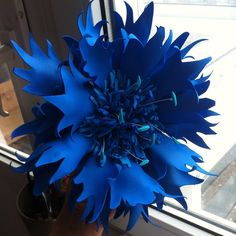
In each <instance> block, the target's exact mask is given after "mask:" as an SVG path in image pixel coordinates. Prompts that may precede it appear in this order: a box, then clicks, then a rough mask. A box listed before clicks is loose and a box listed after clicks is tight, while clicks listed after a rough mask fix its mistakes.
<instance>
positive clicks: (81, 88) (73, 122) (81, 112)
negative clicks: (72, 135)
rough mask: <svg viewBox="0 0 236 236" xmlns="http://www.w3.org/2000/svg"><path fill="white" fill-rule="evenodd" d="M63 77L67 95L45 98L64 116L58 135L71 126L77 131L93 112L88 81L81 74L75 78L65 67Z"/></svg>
mask: <svg viewBox="0 0 236 236" xmlns="http://www.w3.org/2000/svg"><path fill="white" fill-rule="evenodd" d="M61 75H62V78H63V82H64V87H65V94H62V95H56V96H46V97H44V98H45V100H46V101H48V102H50V103H51V104H53V105H54V106H56V107H57V108H58V109H59V110H61V111H62V112H63V114H64V116H63V118H62V120H61V121H60V123H59V125H58V128H57V130H58V133H59V132H60V131H62V130H63V129H65V128H67V127H69V126H72V131H75V130H76V129H77V128H78V127H79V126H80V124H81V122H82V121H83V119H84V118H85V117H86V116H87V115H89V114H91V112H92V111H93V105H92V103H91V101H90V99H89V97H90V94H89V90H88V88H86V87H85V82H87V80H86V79H85V78H84V77H83V76H82V75H81V74H79V72H78V73H77V74H74V76H73V75H72V74H71V73H70V72H69V71H68V70H67V69H66V68H65V67H62V70H61ZM78 75H79V76H78ZM77 76H78V77H77Z"/></svg>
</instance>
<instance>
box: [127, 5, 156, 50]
mask: <svg viewBox="0 0 236 236" xmlns="http://www.w3.org/2000/svg"><path fill="white" fill-rule="evenodd" d="M126 7H127V13H128V14H127V15H128V17H127V20H126V25H125V30H126V31H127V32H128V33H129V34H131V33H132V34H134V35H135V36H136V37H137V38H138V39H139V40H140V41H141V42H142V44H143V45H145V44H146V43H147V41H148V39H149V36H150V32H151V28H152V19H153V9H154V3H153V2H151V3H149V4H148V5H147V7H146V8H145V10H144V11H143V13H142V14H141V15H140V16H139V18H138V19H137V21H136V22H135V23H133V17H132V9H131V8H130V7H129V6H128V4H127V3H126Z"/></svg>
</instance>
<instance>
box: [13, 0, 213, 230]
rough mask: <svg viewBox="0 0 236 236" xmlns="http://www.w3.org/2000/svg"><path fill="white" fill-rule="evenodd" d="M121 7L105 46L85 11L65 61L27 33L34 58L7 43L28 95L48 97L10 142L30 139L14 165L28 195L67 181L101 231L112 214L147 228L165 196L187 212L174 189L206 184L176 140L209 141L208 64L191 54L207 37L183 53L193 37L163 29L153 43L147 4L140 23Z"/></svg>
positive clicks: (198, 158)
mask: <svg viewBox="0 0 236 236" xmlns="http://www.w3.org/2000/svg"><path fill="white" fill-rule="evenodd" d="M126 9H127V19H126V22H125V23H124V22H123V20H122V18H121V16H120V15H119V14H118V13H116V12H114V22H115V25H114V40H113V41H111V42H108V41H106V40H105V39H104V36H103V35H100V31H101V28H102V26H103V25H104V24H106V22H104V21H101V22H99V23H97V24H96V25H93V22H92V17H91V7H90V5H89V7H88V10H87V17H86V24H84V23H83V17H82V15H80V16H79V19H78V26H79V30H80V33H81V35H82V37H81V39H79V40H78V41H77V40H76V39H74V38H71V37H69V36H65V37H64V39H65V41H66V43H67V45H68V47H69V49H70V53H69V56H68V61H66V62H62V61H61V60H60V59H58V57H57V55H56V53H55V51H54V49H53V47H52V45H51V43H50V42H47V44H48V52H47V54H46V53H44V52H43V51H42V50H41V49H40V48H39V46H38V45H37V44H36V42H35V41H34V39H33V37H32V36H31V38H30V46H31V51H32V54H31V55H29V54H28V53H26V52H25V51H24V50H23V49H22V48H21V47H20V46H19V45H18V44H17V43H15V42H12V43H13V46H14V47H15V49H16V51H17V52H18V54H19V55H20V57H21V58H22V59H23V60H24V62H25V63H26V64H28V65H29V67H30V69H29V70H26V69H21V68H20V69H19V68H16V69H14V72H15V74H16V75H17V76H19V77H21V78H23V79H25V80H27V81H28V82H29V83H28V85H27V86H26V87H25V88H24V90H25V91H26V92H28V93H31V94H33V95H36V96H41V97H42V98H43V99H44V100H45V102H44V103H43V104H41V105H37V106H36V107H34V108H33V113H34V115H35V120H33V121H31V122H29V123H26V124H24V125H22V126H21V127H19V128H17V129H16V130H15V131H14V132H13V137H16V136H19V135H24V134H34V135H35V138H36V148H35V150H34V151H33V153H32V154H31V155H30V157H29V158H28V159H27V160H25V159H23V161H24V162H25V163H24V164H23V165H22V166H21V167H19V168H18V171H19V172H29V171H32V172H33V173H34V176H35V186H34V194H36V195H39V194H41V193H42V192H43V191H44V190H45V189H46V188H47V187H48V186H49V185H50V184H53V183H57V182H58V181H60V180H61V179H63V178H64V177H65V176H67V175H71V176H72V184H73V185H72V189H71V191H70V200H69V204H70V206H73V205H74V204H76V203H78V202H83V201H86V207H85V210H84V212H83V216H82V219H83V220H86V221H87V222H89V223H91V222H95V221H97V223H98V225H100V224H103V225H104V227H105V229H106V228H107V225H108V218H109V214H110V212H111V211H112V210H114V209H115V210H116V214H115V218H116V217H119V216H121V215H122V214H127V213H130V216H129V222H128V227H127V229H128V230H129V229H131V228H132V227H133V226H134V224H135V222H136V221H137V219H138V217H139V216H140V214H141V215H142V216H143V218H144V219H145V220H146V221H147V222H148V221H149V217H148V206H149V205H150V204H153V203H154V204H156V205H157V207H158V209H161V208H162V205H163V201H164V198H165V197H172V198H174V199H176V200H177V201H178V202H179V203H180V204H181V205H182V206H183V207H184V208H186V209H187V205H186V202H185V199H184V196H183V195H182V193H181V190H180V187H181V186H184V185H193V184H198V183H201V182H202V181H203V180H202V179H199V178H196V177H194V176H192V175H191V172H192V171H193V170H194V171H198V172H201V173H203V174H208V173H207V172H206V171H204V170H203V169H202V168H201V167H200V166H199V164H198V163H200V162H202V161H203V160H202V157H201V156H200V155H198V154H197V153H195V152H194V151H193V150H191V149H189V148H188V147H187V146H186V145H185V144H183V143H180V141H178V140H189V141H191V142H193V143H195V144H197V145H199V146H201V147H204V148H207V145H206V143H205V142H204V140H203V139H202V138H201V137H200V136H199V135H198V133H203V134H214V131H212V129H211V127H212V126H213V124H211V123H209V122H208V121H206V118H207V117H209V116H213V115H217V113H215V112H213V111H211V110H210V108H212V107H213V106H214V105H215V102H214V101H213V100H211V99H208V98H202V96H201V95H202V94H204V93H205V92H206V90H207V89H208V86H209V84H210V82H209V80H208V78H209V76H204V75H203V74H202V70H203V69H204V67H205V66H206V65H207V64H208V63H209V62H210V60H211V58H205V59H202V60H195V59H194V58H193V57H190V56H189V55H188V53H189V51H190V49H191V48H192V47H194V46H195V45H196V44H198V43H199V42H201V41H203V39H201V40H198V41H195V42H193V43H191V44H189V45H188V46H186V47H184V48H183V45H184V43H185V41H186V39H187V38H188V36H189V33H187V32H185V33H183V34H181V35H180V36H179V37H178V38H177V39H175V40H174V41H173V40H172V32H169V34H168V36H167V37H166V36H165V29H164V28H163V27H157V28H156V33H155V34H154V35H153V36H152V37H150V31H151V27H152V19H153V3H150V4H149V5H148V6H147V7H146V8H145V10H144V12H143V13H142V15H141V16H140V17H139V18H138V19H137V21H136V22H134V21H133V12H132V9H131V7H130V6H129V5H128V4H127V3H126ZM165 38H167V39H166V40H165ZM200 96H201V97H200Z"/></svg>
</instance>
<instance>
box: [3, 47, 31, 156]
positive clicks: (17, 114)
mask: <svg viewBox="0 0 236 236" xmlns="http://www.w3.org/2000/svg"><path fill="white" fill-rule="evenodd" d="M13 55H14V51H13V49H12V48H11V47H10V46H9V45H7V44H4V43H2V44H1V46H0V144H6V145H10V146H12V147H15V148H17V149H19V150H21V151H24V152H27V153H29V152H30V150H31V145H30V142H29V138H27V137H18V138H15V139H12V138H11V133H12V131H13V130H14V129H15V128H16V127H18V126H19V125H21V124H23V123H24V121H23V117H22V114H21V109H20V106H19V102H18V100H17V96H16V92H15V89H14V85H13V82H12V81H13V80H12V79H13V74H12V73H11V70H12V66H13V65H15V64H16V63H15V59H14V58H15V57H14V56H13Z"/></svg>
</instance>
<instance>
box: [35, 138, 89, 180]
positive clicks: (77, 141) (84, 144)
mask: <svg viewBox="0 0 236 236" xmlns="http://www.w3.org/2000/svg"><path fill="white" fill-rule="evenodd" d="M47 146H49V148H48V149H47V150H46V151H44V152H43V153H42V155H41V156H40V157H39V158H38V160H37V162H36V164H35V166H36V167H40V166H44V165H48V164H50V163H55V162H58V161H60V160H62V161H61V164H60V166H59V167H58V169H57V170H56V171H55V173H54V175H53V176H52V177H51V179H50V183H53V182H55V181H57V180H58V179H61V178H63V177H64V176H66V175H68V174H70V173H72V172H73V171H74V170H76V168H77V167H78V164H79V163H80V161H81V160H82V159H83V157H84V156H85V154H86V153H87V152H88V151H90V149H91V146H92V141H91V140H89V139H86V138H83V137H82V136H80V135H75V134H74V135H72V136H67V137H65V138H61V139H58V140H55V141H52V142H50V143H48V144H47Z"/></svg>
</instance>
